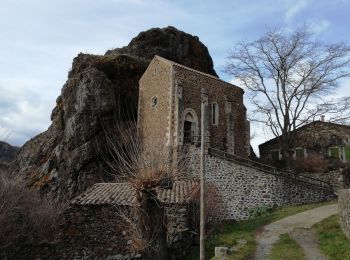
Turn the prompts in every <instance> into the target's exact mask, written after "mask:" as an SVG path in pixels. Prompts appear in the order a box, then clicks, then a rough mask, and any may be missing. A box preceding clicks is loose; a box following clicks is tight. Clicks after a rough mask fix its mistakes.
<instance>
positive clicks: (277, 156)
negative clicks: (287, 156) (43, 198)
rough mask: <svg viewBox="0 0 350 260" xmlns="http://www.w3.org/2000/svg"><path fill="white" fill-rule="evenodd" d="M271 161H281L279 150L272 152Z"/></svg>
mask: <svg viewBox="0 0 350 260" xmlns="http://www.w3.org/2000/svg"><path fill="white" fill-rule="evenodd" d="M271 159H272V160H273V161H278V160H279V159H280V151H279V150H272V151H271Z"/></svg>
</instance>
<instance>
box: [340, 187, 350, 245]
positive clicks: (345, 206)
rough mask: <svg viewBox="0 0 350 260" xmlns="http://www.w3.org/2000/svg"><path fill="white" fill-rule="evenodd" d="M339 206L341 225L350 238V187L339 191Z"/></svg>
mask: <svg viewBox="0 0 350 260" xmlns="http://www.w3.org/2000/svg"><path fill="white" fill-rule="evenodd" d="M338 208H339V219H340V226H341V228H342V230H343V232H344V234H345V236H346V237H347V238H348V239H349V240H350V189H343V190H340V191H339V193H338Z"/></svg>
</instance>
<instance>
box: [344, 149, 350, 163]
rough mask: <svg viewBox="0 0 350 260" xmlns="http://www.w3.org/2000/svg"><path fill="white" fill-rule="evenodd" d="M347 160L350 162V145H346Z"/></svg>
mask: <svg viewBox="0 0 350 260" xmlns="http://www.w3.org/2000/svg"><path fill="white" fill-rule="evenodd" d="M344 153H345V161H347V162H350V147H344Z"/></svg>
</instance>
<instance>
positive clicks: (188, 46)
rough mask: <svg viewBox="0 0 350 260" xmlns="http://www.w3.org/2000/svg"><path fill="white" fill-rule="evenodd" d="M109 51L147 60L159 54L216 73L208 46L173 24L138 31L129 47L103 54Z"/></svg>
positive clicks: (200, 69) (212, 73)
mask: <svg viewBox="0 0 350 260" xmlns="http://www.w3.org/2000/svg"><path fill="white" fill-rule="evenodd" d="M111 54H112V55H113V54H114V55H115V54H127V55H131V56H135V57H139V58H143V59H146V60H151V59H153V57H154V55H159V56H162V57H163V58H166V59H168V60H171V61H175V62H178V63H180V64H182V65H185V66H187V67H190V68H192V69H195V70H199V71H202V72H205V73H208V74H211V75H213V76H217V74H216V72H215V70H214V68H213V61H212V59H211V57H210V55H209V52H208V48H207V47H206V46H205V45H204V44H203V43H202V42H200V41H199V39H198V37H197V36H193V35H190V34H188V33H184V32H182V31H179V30H177V29H176V28H174V27H172V26H169V27H166V28H161V29H160V28H153V29H150V30H148V31H145V32H141V33H140V34H139V35H138V36H137V37H135V38H134V39H132V40H131V42H130V43H129V44H128V46H125V47H123V48H117V49H113V50H109V51H107V52H106V55H111Z"/></svg>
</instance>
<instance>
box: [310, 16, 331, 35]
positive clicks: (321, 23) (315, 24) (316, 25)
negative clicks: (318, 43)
mask: <svg viewBox="0 0 350 260" xmlns="http://www.w3.org/2000/svg"><path fill="white" fill-rule="evenodd" d="M330 25H331V23H330V22H329V21H328V20H326V19H320V20H317V21H311V22H310V23H309V26H310V30H311V32H313V33H314V34H319V33H323V32H324V31H326V30H328V29H329V27H330Z"/></svg>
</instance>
